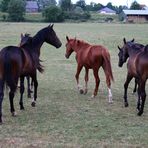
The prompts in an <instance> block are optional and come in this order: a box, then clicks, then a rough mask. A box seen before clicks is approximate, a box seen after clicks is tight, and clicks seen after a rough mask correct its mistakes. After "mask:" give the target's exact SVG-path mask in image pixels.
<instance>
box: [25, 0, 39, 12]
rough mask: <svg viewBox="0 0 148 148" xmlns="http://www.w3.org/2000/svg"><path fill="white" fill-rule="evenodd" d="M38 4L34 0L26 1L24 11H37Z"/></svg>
mask: <svg viewBox="0 0 148 148" xmlns="http://www.w3.org/2000/svg"><path fill="white" fill-rule="evenodd" d="M38 10H39V6H38V3H37V2H36V1H26V12H38Z"/></svg>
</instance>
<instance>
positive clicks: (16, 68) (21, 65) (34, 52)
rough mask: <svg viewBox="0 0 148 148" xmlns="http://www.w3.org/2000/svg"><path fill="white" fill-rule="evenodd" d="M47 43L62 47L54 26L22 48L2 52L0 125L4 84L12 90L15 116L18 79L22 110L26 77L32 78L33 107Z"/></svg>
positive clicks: (9, 48)
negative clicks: (43, 46) (41, 60)
mask: <svg viewBox="0 0 148 148" xmlns="http://www.w3.org/2000/svg"><path fill="white" fill-rule="evenodd" d="M44 42H46V43H49V44H51V45H53V46H54V47H56V48H59V47H61V45H62V43H61V41H60V40H59V38H58V37H57V35H56V33H55V31H54V30H53V25H49V26H48V27H45V28H43V29H41V30H40V31H39V32H38V33H37V34H36V35H35V36H34V37H33V38H30V40H27V42H26V41H25V42H24V43H23V42H22V44H21V47H17V46H7V47H5V48H3V49H2V50H1V51H0V123H2V101H3V97H4V84H5V83H6V84H7V86H8V87H9V88H10V92H9V100H10V111H11V113H12V116H15V109H14V104H13V98H14V95H15V91H16V89H17V84H18V79H19V78H20V93H21V97H20V109H24V106H23V93H24V77H25V76H30V77H31V78H32V79H33V82H34V98H33V102H32V105H33V104H35V101H36V98H37V87H38V82H37V71H36V70H37V69H38V70H39V71H40V72H42V71H43V68H42V66H41V64H40V59H39V55H40V48H41V46H42V44H43V43H44Z"/></svg>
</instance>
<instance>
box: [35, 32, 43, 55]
mask: <svg viewBox="0 0 148 148" xmlns="http://www.w3.org/2000/svg"><path fill="white" fill-rule="evenodd" d="M44 42H45V39H44V37H43V36H42V34H40V33H37V34H36V35H35V36H34V37H33V38H32V47H33V49H34V50H36V52H37V53H38V54H39V55H40V49H41V46H42V45H43V43H44Z"/></svg>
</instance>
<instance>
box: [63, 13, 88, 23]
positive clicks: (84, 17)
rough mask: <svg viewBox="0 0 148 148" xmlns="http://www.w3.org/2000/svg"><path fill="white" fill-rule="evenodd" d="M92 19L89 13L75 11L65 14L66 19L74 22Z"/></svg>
mask: <svg viewBox="0 0 148 148" xmlns="http://www.w3.org/2000/svg"><path fill="white" fill-rule="evenodd" d="M90 17H91V15H90V13H89V12H83V13H77V12H74V11H71V12H67V13H66V14H65V18H66V19H72V20H83V21H84V20H87V19H89V18H90Z"/></svg>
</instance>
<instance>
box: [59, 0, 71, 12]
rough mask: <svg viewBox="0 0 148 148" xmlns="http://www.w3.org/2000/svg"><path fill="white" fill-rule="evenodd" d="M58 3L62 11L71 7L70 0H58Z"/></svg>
mask: <svg viewBox="0 0 148 148" xmlns="http://www.w3.org/2000/svg"><path fill="white" fill-rule="evenodd" d="M59 5H60V7H61V9H62V10H63V11H70V10H71V7H72V3H71V0H60V1H59Z"/></svg>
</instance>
